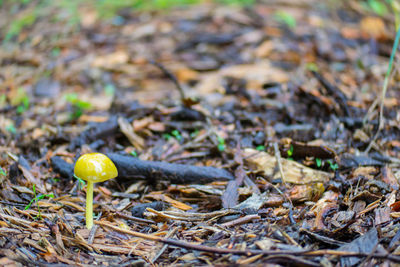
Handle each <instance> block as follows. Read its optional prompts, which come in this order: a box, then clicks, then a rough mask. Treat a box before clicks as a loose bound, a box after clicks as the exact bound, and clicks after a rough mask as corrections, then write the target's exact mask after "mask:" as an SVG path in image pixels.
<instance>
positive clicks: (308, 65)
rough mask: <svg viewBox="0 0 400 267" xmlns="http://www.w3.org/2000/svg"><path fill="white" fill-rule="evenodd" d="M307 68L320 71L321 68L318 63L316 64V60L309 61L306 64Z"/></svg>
mask: <svg viewBox="0 0 400 267" xmlns="http://www.w3.org/2000/svg"><path fill="white" fill-rule="evenodd" d="M306 68H307V70H309V71H315V72H318V70H319V68H318V66H317V64H315V63H314V62H309V63H307V64H306Z"/></svg>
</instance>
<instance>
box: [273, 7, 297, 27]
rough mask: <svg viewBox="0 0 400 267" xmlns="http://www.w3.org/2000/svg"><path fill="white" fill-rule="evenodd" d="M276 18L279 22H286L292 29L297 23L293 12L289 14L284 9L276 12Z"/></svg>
mask: <svg viewBox="0 0 400 267" xmlns="http://www.w3.org/2000/svg"><path fill="white" fill-rule="evenodd" d="M274 18H275V20H277V21H278V22H281V23H284V24H285V25H286V26H288V27H289V28H290V29H293V28H295V27H296V25H297V22H296V19H295V17H293V16H292V15H291V14H289V13H287V12H285V11H282V10H281V11H277V12H275V14H274Z"/></svg>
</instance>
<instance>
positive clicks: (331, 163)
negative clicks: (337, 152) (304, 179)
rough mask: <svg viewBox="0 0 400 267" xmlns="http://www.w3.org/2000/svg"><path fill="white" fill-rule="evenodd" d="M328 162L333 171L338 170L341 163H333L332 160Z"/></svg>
mask: <svg viewBox="0 0 400 267" xmlns="http://www.w3.org/2000/svg"><path fill="white" fill-rule="evenodd" d="M327 163H328V164H329V168H330V169H331V170H332V171H336V170H337V169H339V165H338V164H337V163H333V162H332V161H331V160H328V161H327Z"/></svg>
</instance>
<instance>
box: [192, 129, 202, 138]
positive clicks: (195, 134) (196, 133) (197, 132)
mask: <svg viewBox="0 0 400 267" xmlns="http://www.w3.org/2000/svg"><path fill="white" fill-rule="evenodd" d="M199 133H200V131H199V130H195V131H193V132H192V133H190V137H191V138H195V137H196V136H198V135H199Z"/></svg>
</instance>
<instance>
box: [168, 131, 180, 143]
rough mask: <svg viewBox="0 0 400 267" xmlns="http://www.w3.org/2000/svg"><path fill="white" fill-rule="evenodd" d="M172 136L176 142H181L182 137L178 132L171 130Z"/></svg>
mask: <svg viewBox="0 0 400 267" xmlns="http://www.w3.org/2000/svg"><path fill="white" fill-rule="evenodd" d="M171 134H172V136H174V137H175V138H176V140H178V141H181V140H182V135H181V133H180V132H179V131H178V130H173V131H172V132H171Z"/></svg>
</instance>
